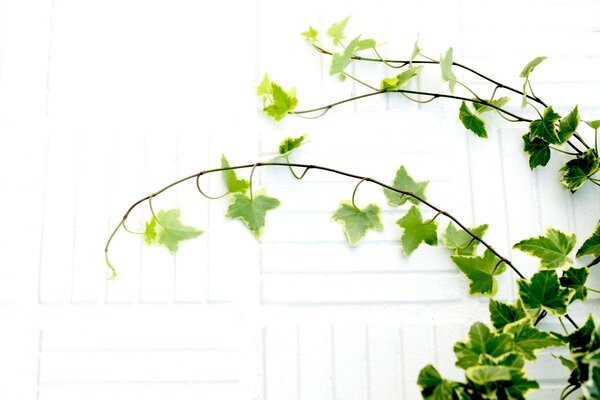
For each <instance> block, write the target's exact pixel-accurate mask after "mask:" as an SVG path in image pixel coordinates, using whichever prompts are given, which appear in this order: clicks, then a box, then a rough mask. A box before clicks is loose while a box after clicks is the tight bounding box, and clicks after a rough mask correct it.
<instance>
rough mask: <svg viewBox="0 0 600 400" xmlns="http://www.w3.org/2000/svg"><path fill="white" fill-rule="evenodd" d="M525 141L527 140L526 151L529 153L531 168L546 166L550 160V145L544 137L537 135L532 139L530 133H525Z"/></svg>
mask: <svg viewBox="0 0 600 400" xmlns="http://www.w3.org/2000/svg"><path fill="white" fill-rule="evenodd" d="M523 142H525V148H524V150H525V152H526V153H527V154H529V168H530V169H534V168H535V167H538V166H540V165H541V166H542V167H544V166H545V165H546V164H548V161H550V155H551V152H550V145H548V143H546V142H545V141H544V140H543V139H540V138H538V137H535V138H533V139H530V137H529V133H526V134H525V135H523Z"/></svg>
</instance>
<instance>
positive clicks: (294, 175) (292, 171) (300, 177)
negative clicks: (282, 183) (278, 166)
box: [285, 156, 310, 180]
mask: <svg viewBox="0 0 600 400" xmlns="http://www.w3.org/2000/svg"><path fill="white" fill-rule="evenodd" d="M285 161H287V162H288V164H289V162H290V159H289V158H288V157H287V156H286V157H285ZM289 168H290V172H291V173H292V176H293V177H294V178H296V179H298V180H301V179H302V178H304V176H305V175H306V173H307V172H308V170H310V168H304V172H302V174H301V175H300V176H298V175H296V172H294V168H293V167H292V166H291V165H290V167H289Z"/></svg>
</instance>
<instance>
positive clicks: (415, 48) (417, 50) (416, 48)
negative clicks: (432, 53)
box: [409, 37, 421, 65]
mask: <svg viewBox="0 0 600 400" xmlns="http://www.w3.org/2000/svg"><path fill="white" fill-rule="evenodd" d="M419 54H421V48H420V47H419V38H418V37H417V40H415V44H414V45H413V51H412V53H411V55H410V60H409V63H411V65H412V62H413V61H414V59H415V58H417V56H418V55H419Z"/></svg>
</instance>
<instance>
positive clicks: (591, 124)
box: [585, 119, 600, 130]
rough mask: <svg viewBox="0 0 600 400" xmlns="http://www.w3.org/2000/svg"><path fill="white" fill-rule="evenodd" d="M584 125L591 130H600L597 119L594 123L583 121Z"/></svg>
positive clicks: (599, 121)
mask: <svg viewBox="0 0 600 400" xmlns="http://www.w3.org/2000/svg"><path fill="white" fill-rule="evenodd" d="M585 123H586V124H588V126H589V127H590V128H592V129H593V130H597V129H598V128H600V119H597V120H595V121H585Z"/></svg>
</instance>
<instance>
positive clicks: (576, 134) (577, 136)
mask: <svg viewBox="0 0 600 400" xmlns="http://www.w3.org/2000/svg"><path fill="white" fill-rule="evenodd" d="M573 137H575V138H576V139H577V140H579V143H581V144H582V145H583V147H585V148H586V149H589V148H590V146H588V144H587V143H586V142H585V140H583V138H582V137H581V136H580V135H579V133H577V132H575V133H574V134H573Z"/></svg>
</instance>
